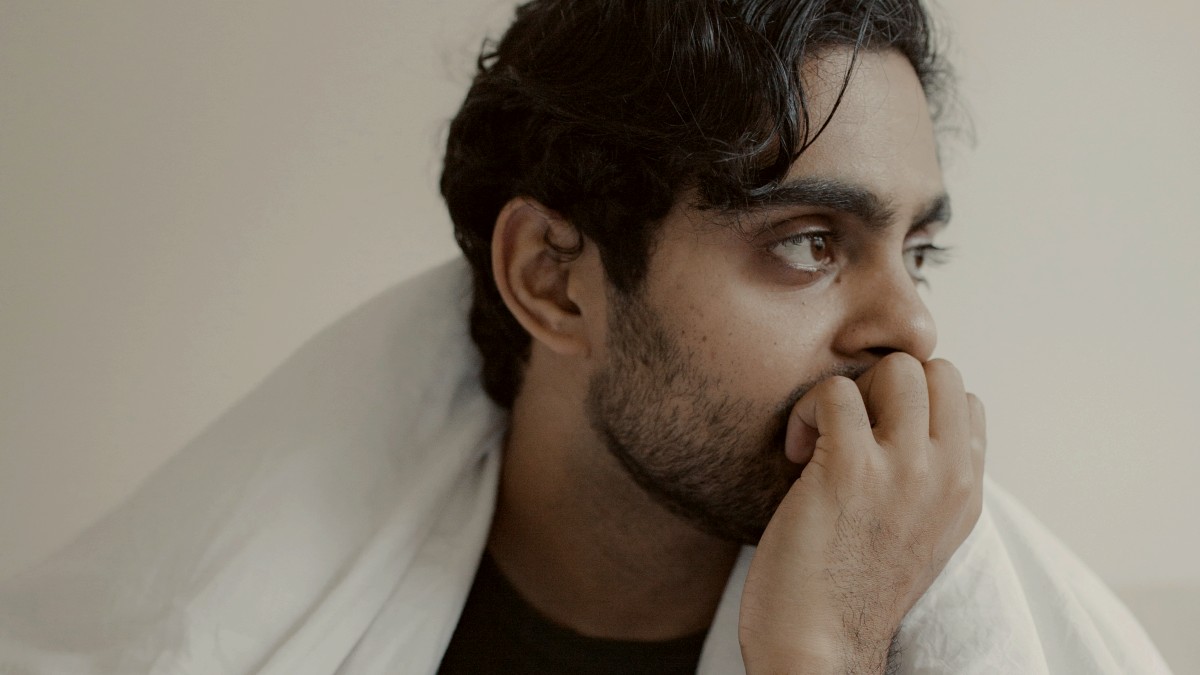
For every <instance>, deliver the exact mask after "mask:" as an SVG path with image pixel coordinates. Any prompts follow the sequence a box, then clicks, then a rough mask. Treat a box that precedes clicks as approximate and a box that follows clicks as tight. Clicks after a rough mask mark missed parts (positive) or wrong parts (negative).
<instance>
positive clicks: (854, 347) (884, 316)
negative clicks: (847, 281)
mask: <svg viewBox="0 0 1200 675" xmlns="http://www.w3.org/2000/svg"><path fill="white" fill-rule="evenodd" d="M847 290H848V292H849V293H850V296H851V297H850V298H849V303H848V308H847V313H846V315H845V320H844V322H843V324H842V327H841V330H840V331H839V333H838V337H837V339H836V341H835V343H834V346H835V349H837V351H838V352H840V353H842V354H844V355H846V356H848V357H853V358H856V359H863V358H864V356H867V357H870V358H869V360H870V361H871V362H874V361H876V360H878V359H879V358H882V357H883V356H886V355H887V354H890V353H892V352H904V353H906V354H909V355H910V356H912V357H914V358H916V359H917V360H918V361H922V362H924V361H928V360H929V359H930V357H931V356H932V355H933V349H934V347H936V346H937V327H936V326H935V325H934V322H933V315H932V314H930V313H929V308H928V307H926V306H925V301H924V300H922V299H921V296H920V294H919V293H918V292H917V285H916V284H915V283H914V282H913V280H912V277H910V276H909V274H908V272H907V270H905V269H904V267H903V266H900V267H899V269H895V268H887V269H880V270H878V271H877V272H876V273H875V274H872V275H869V276H868V277H866V278H860V279H859V280H858V283H857V284H856V285H855V286H854V287H853V288H849V289H847Z"/></svg>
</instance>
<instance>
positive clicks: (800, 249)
mask: <svg viewBox="0 0 1200 675" xmlns="http://www.w3.org/2000/svg"><path fill="white" fill-rule="evenodd" d="M830 243H831V238H830V236H829V235H828V233H825V232H805V233H803V234H796V235H792V236H790V237H788V238H787V239H784V240H783V241H781V242H779V243H778V244H775V246H773V247H771V252H772V253H774V254H775V255H777V256H779V257H780V258H782V259H783V261H784V262H786V263H787V264H789V265H791V266H792V267H797V268H800V269H806V270H819V269H821V268H822V267H825V266H826V265H828V264H829V263H830V262H831V261H832V259H833V252H832V251H831V250H830V248H831V247H830Z"/></svg>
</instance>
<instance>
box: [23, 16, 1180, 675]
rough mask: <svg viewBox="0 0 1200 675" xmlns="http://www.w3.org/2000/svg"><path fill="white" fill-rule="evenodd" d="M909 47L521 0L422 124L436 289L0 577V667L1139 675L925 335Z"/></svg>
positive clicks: (901, 27) (1107, 606) (330, 350)
mask: <svg viewBox="0 0 1200 675" xmlns="http://www.w3.org/2000/svg"><path fill="white" fill-rule="evenodd" d="M931 44H932V39H931V37H930V35H929V32H928V26H927V19H926V17H925V14H924V12H923V10H922V9H921V7H920V6H919V4H917V3H916V2H901V1H899V0H887V1H876V2H845V3H840V2H784V1H777V2H700V1H695V2H693V1H691V0H670V1H668V0H650V1H643V2H615V1H608V0H575V1H571V2H567V1H565V0H564V1H535V2H532V3H529V4H526V5H524V6H522V8H521V9H520V10H518V15H517V20H516V22H515V23H514V24H513V26H512V27H511V28H510V29H509V31H508V32H507V33H506V35H505V37H504V38H503V39H502V40H501V41H500V43H499V44H498V46H497V47H496V48H495V51H494V53H492V54H489V55H486V56H485V57H484V58H483V59H482V60H481V71H480V74H479V76H478V77H477V78H476V81H475V84H474V85H473V87H472V90H471V92H470V93H469V94H468V97H467V100H466V102H465V103H464V106H463V109H462V111H461V112H460V113H459V115H458V117H457V118H456V120H455V122H454V125H453V127H452V129H451V134H450V141H449V145H448V151H447V157H446V169H445V174H444V176H443V184H442V185H443V193H444V194H445V196H446V199H447V203H448V204H449V207H450V211H451V214H452V216H453V218H454V220H455V225H456V230H457V234H458V237H459V241H460V243H461V245H462V247H463V250H464V252H465V254H466V258H467V260H468V261H469V262H470V265H471V270H470V279H468V272H467V270H466V269H464V267H463V266H462V265H461V264H451V265H448V266H443V267H442V268H439V269H437V270H434V271H433V272H431V273H429V274H426V275H423V276H422V277H420V278H418V279H415V280H413V281H411V282H409V283H406V284H404V285H402V286H401V287H399V288H397V289H395V290H393V291H391V292H389V293H387V294H385V295H384V296H381V297H380V298H378V299H376V300H374V301H372V302H371V303H369V304H368V305H366V306H364V307H363V308H360V309H359V310H356V311H355V312H354V313H353V314H352V315H350V316H349V317H347V318H346V319H345V320H343V321H341V322H339V324H337V325H336V326H334V327H332V328H331V329H329V330H327V331H325V332H324V333H322V334H321V335H319V336H317V338H315V339H314V340H313V341H312V342H311V343H310V344H308V345H306V346H305V348H304V349H303V350H301V352H300V353H298V354H297V355H295V356H294V357H293V358H292V359H290V360H289V361H288V363H286V364H285V365H284V366H283V367H281V369H280V370H279V371H278V372H276V373H275V374H273V375H272V376H271V378H269V379H268V380H267V381H266V382H264V383H263V384H262V386H260V387H259V388H258V389H257V390H255V391H254V392H252V393H251V394H250V395H249V396H247V398H246V399H245V400H244V401H242V402H240V403H239V404H238V405H237V406H236V407H235V408H234V409H233V410H231V411H230V412H229V413H228V414H227V415H225V416H224V417H223V418H222V419H221V420H219V421H218V422H217V423H215V424H214V425H213V426H212V427H211V428H210V429H208V430H207V431H206V432H205V433H204V434H202V435H201V436H200V437H199V438H197V439H196V440H195V441H194V442H193V443H192V444H190V445H189V446H188V447H187V448H185V449H184V450H183V451H182V452H181V453H180V454H179V456H178V457H176V458H175V459H174V460H173V461H172V463H171V464H170V465H169V466H167V467H166V468H165V469H164V470H162V471H161V472H160V473H159V474H157V475H156V476H155V477H154V478H152V479H151V480H150V481H149V482H148V483H147V484H146V485H145V486H144V487H143V488H142V489H141V490H140V491H139V493H138V494H137V495H135V496H134V497H133V498H132V499H131V500H130V501H129V502H128V503H126V504H125V505H124V506H122V507H121V508H120V509H119V510H118V511H117V512H115V513H114V514H112V515H110V516H109V517H108V518H106V519H105V520H104V521H103V522H102V523H100V524H99V525H98V526H96V527H95V528H93V529H92V530H91V531H89V532H88V533H87V534H85V535H84V536H83V537H81V538H80V539H79V540H78V541H77V542H75V543H73V544H72V545H71V546H69V547H68V548H66V549H64V550H63V551H62V552H60V553H59V554H57V555H55V556H54V557H52V558H51V559H50V560H48V561H46V562H45V563H44V564H42V565H39V566H38V567H36V568H35V569H34V570H31V571H30V572H29V573H26V574H24V575H21V576H18V577H16V578H14V579H13V580H10V581H9V582H6V584H5V585H4V586H3V587H0V672H20V673H135V672H153V673H182V672H190V673H250V672H256V673H279V674H284V673H286V674H287V675H295V674H297V673H299V674H314V675H317V674H326V673H334V672H337V673H397V672H399V673H432V672H438V671H440V672H445V673H455V672H505V673H513V672H656V673H658V672H693V671H699V672H703V673H729V672H739V671H742V670H744V671H745V672H749V673H759V672H766V673H774V672H831V673H845V672H854V673H869V672H883V671H884V669H885V668H887V667H889V666H890V667H892V668H893V669H894V670H897V671H898V672H942V673H959V672H1003V673H1026V672H1031V673H1050V672H1054V673H1060V672H1111V673H1124V672H1165V671H1166V668H1165V666H1164V665H1163V664H1162V661H1161V659H1160V658H1159V657H1158V655H1157V654H1156V652H1155V651H1154V649H1153V646H1152V645H1150V643H1149V641H1148V640H1147V639H1146V637H1145V635H1144V633H1142V632H1141V630H1140V628H1139V627H1138V626H1137V624H1136V622H1134V621H1133V620H1132V619H1131V618H1130V617H1129V615H1128V613H1127V612H1126V611H1125V610H1124V609H1123V608H1122V607H1120V605H1119V604H1117V603H1116V602H1115V600H1113V599H1112V597H1111V595H1110V594H1108V592H1107V591H1106V590H1105V589H1104V588H1103V587H1102V586H1101V585H1100V584H1099V583H1098V582H1097V581H1096V580H1095V579H1094V577H1093V576H1091V575H1090V573H1088V572H1087V571H1086V569H1084V568H1083V567H1082V566H1081V565H1080V564H1079V563H1078V562H1077V561H1075V560H1074V559H1073V558H1071V557H1070V555H1069V554H1068V553H1066V552H1065V551H1063V550H1062V548H1061V546H1060V545H1059V544H1058V543H1057V542H1056V541H1055V540H1053V538H1051V537H1050V536H1049V535H1047V534H1045V533H1044V531H1042V530H1041V529H1040V528H1039V527H1038V525H1037V524H1036V523H1035V522H1033V521H1032V520H1031V519H1030V518H1029V516H1028V515H1027V514H1025V513H1024V512H1023V511H1022V510H1021V509H1020V508H1019V507H1018V506H1016V505H1015V504H1013V503H1012V502H1011V500H1010V499H1008V498H1007V497H1006V496H1005V495H1004V494H1003V493H1002V492H999V491H998V490H996V489H995V488H993V487H992V486H990V485H989V486H987V489H986V490H985V489H984V485H985V481H984V479H983V477H982V471H983V452H984V438H985V436H984V428H983V425H984V422H983V411H982V407H981V406H980V404H979V402H978V401H977V400H976V399H974V397H972V396H970V395H969V394H967V393H966V392H965V390H964V388H963V384H962V380H961V378H960V376H959V374H958V372H957V371H956V370H955V369H954V367H953V366H951V365H950V364H948V363H946V362H944V361H940V360H937V359H934V358H933V357H932V354H933V350H934V342H935V336H934V329H933V323H932V319H931V317H930V316H929V315H928V312H927V311H926V310H925V308H924V305H923V304H922V302H921V300H920V298H919V296H918V295H917V292H916V287H917V286H918V285H919V284H920V282H921V281H922V277H923V270H924V267H925V265H926V264H927V263H928V262H932V261H935V260H936V259H937V257H938V249H937V247H936V245H935V243H934V239H935V237H936V235H937V233H938V231H939V230H940V229H941V228H942V227H944V226H945V225H946V222H947V220H948V217H949V209H948V200H947V197H946V195H945V194H944V189H943V186H942V181H941V171H940V168H939V164H938V157H937V148H936V142H935V135H934V120H933V116H931V114H930V109H931V106H932V107H933V109H934V110H936V109H937V107H938V105H937V100H938V99H937V97H938V95H939V94H940V92H941V91H942V90H941V88H940V86H941V84H942V83H943V79H944V78H943V76H942V73H943V71H942V70H941V68H940V66H939V64H938V62H937V59H936V58H935V55H934V53H933V52H932V50H931V48H930V45H931ZM472 280H473V281H472ZM468 288H471V289H472V292H471V293H470V294H468V293H467V290H468ZM468 295H469V296H470V297H469V302H470V303H471V307H470V319H469V321H470V324H469V325H470V334H471V337H472V338H474V345H472V344H471V343H469V342H468V339H467V323H466V318H465V316H464V315H465V311H464V312H462V313H459V312H457V311H455V310H456V309H465V308H463V307H462V305H461V304H460V303H461V302H462V301H464V300H468ZM476 349H478V353H479V354H482V361H479V360H478V358H479V357H478V355H477V353H476ZM485 391H486V395H485V393H484V392H485ZM985 502H986V507H984V506H982V505H983V504H984V503H985ZM747 544H749V545H756V547H755V548H751V547H749V546H745V545H747Z"/></svg>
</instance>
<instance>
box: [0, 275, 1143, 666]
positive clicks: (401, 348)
mask: <svg viewBox="0 0 1200 675" xmlns="http://www.w3.org/2000/svg"><path fill="white" fill-rule="evenodd" d="M469 288H470V284H469V281H468V274H467V270H466V266H465V264H464V263H463V262H462V261H453V262H451V263H448V264H446V265H443V266H441V267H439V268H437V269H435V270H432V271H430V272H428V273H425V274H423V275H421V276H420V277H417V278H415V279H413V280H411V281H409V282H406V283H404V284H400V285H398V286H396V287H395V288H393V289H391V290H389V291H387V292H386V293H383V294H381V295H380V296H378V297H376V298H374V299H373V300H371V301H369V302H368V303H366V304H365V305H363V306H362V307H360V308H358V309H357V310H355V311H354V312H352V313H350V314H349V315H347V316H346V317H344V318H343V319H341V320H339V321H338V322H337V323H335V324H334V325H332V326H331V327H329V328H327V329H326V330H324V331H322V332H321V333H320V334H318V335H317V336H316V337H315V338H313V339H312V340H310V341H309V342H308V343H307V344H306V345H304V346H303V347H302V348H301V349H300V350H299V351H298V352H297V353H296V354H295V355H293V356H292V357H291V358H289V359H288V360H287V361H286V362H285V363H284V364H283V365H282V366H281V367H280V368H279V369H278V370H276V371H275V372H274V373H272V374H271V375H270V376H269V377H268V378H267V379H266V380H265V381H264V382H263V383H262V384H261V385H259V386H258V387H257V388H256V389H255V390H254V391H252V392H251V393H250V394H249V395H247V396H246V397H245V398H243V399H242V400H241V401H239V402H238V403H237V404H236V405H234V406H233V407H232V408H231V409H230V410H229V411H227V412H226V413H225V414H224V415H222V416H221V417H220V418H219V419H218V420H217V421H216V422H215V423H214V424H212V425H211V427H209V428H208V429H207V430H206V431H205V432H204V433H202V434H201V435H200V436H199V437H198V438H196V439H195V440H194V441H192V442H191V443H190V444H188V445H187V446H186V447H185V448H183V449H182V450H181V451H180V452H179V453H178V454H177V456H175V457H174V458H173V459H172V460H171V461H170V462H168V464H167V465H165V466H164V468H162V469H161V470H160V471H158V472H157V473H155V474H154V476H153V477H152V478H151V479H149V480H148V481H147V482H146V483H145V484H144V485H143V486H142V487H141V488H140V489H139V490H138V491H137V492H136V493H135V494H134V496H133V497H131V498H130V499H129V500H127V501H126V502H125V503H124V504H123V505H122V506H120V507H119V508H118V509H116V510H115V511H114V512H113V513H112V514H110V515H109V516H107V517H106V518H105V519H103V520H102V521H100V523H99V524H98V525H96V526H94V527H92V528H91V529H89V530H88V531H87V532H85V533H84V534H83V535H82V536H80V537H79V538H78V539H77V540H75V541H74V542H73V543H71V544H70V545H68V546H67V547H65V548H64V549H62V550H61V551H59V552H58V553H56V554H55V555H53V556H51V557H50V558H49V559H48V560H46V561H45V562H43V563H41V564H39V565H35V566H34V567H33V568H32V569H30V570H29V571H28V572H26V573H24V574H20V575H17V576H16V577H13V578H10V579H8V580H6V581H4V582H3V583H0V673H3V674H4V675H27V674H33V673H37V674H42V673H45V674H52V675H68V674H74V673H88V674H92V673H112V674H120V675H130V674H135V673H156V674H159V673H162V674H165V673H172V674H176V673H186V674H188V675H216V674H220V675H236V674H240V673H264V674H269V675H330V674H331V673H339V674H347V675H349V674H353V675H359V674H370V675H375V674H383V673H387V674H393V673H414V674H418V675H420V674H425V673H434V672H435V671H436V670H437V666H438V663H439V661H440V659H441V655H442V652H443V651H444V649H445V647H446V645H447V643H448V642H449V639H450V636H451V633H452V632H453V630H454V627H455V625H456V623H457V620H458V615H459V612H460V611H461V609H462V605H463V603H464V601H465V599H466V595H467V591H468V590H469V588H470V585H471V581H472V579H473V576H474V573H475V569H476V565H477V564H478V561H479V557H480V554H481V552H482V550H483V545H484V541H485V537H486V534H487V530H488V527H489V522H490V519H491V514H492V508H493V502H494V498H495V491H496V479H497V474H498V468H499V445H500V440H501V435H502V433H503V429H504V425H505V419H504V416H503V414H502V413H501V412H499V411H498V410H497V409H496V408H495V407H494V406H493V405H492V404H491V403H490V402H489V400H488V399H487V397H486V396H485V395H484V393H483V392H482V390H481V389H480V387H479V384H478V381H477V368H478V356H477V355H476V353H475V350H474V348H473V346H472V345H471V343H470V340H469V339H468V337H467V333H466V321H465V316H466V308H467V305H468V302H469ZM752 555H753V549H749V548H748V549H746V550H745V551H744V554H743V556H742V558H741V560H740V561H739V564H738V566H737V568H736V569H735V570H734V573H733V575H732V577H731V578H730V581H729V584H728V587H727V589H726V592H725V596H724V598H723V600H722V602H721V606H720V608H719V610H718V613H717V618H716V620H715V622H714V625H713V628H712V630H711V631H710V632H709V637H708V640H707V642H706V643H705V647H704V652H703V656H702V660H701V665H700V672H701V673H705V674H713V675H715V674H722V675H724V674H729V673H742V672H743V670H742V666H741V658H740V652H739V649H738V642H737V613H738V601H739V596H740V592H741V587H742V582H743V579H744V576H745V572H746V567H747V564H748V562H749V559H750V557H751V556H752ZM900 637H901V645H902V648H903V667H902V672H904V673H954V674H956V675H958V674H962V673H1005V674H1013V673H1055V674H1059V673H1113V674H1117V673H1120V674H1122V675H1125V674H1129V673H1165V672H1167V667H1166V666H1165V664H1164V663H1163V661H1162V659H1161V657H1160V656H1159V655H1158V653H1157V652H1156V651H1155V649H1154V647H1153V645H1151V643H1150V641H1149V640H1148V639H1147V637H1146V635H1145V633H1144V632H1143V631H1142V629H1141V627H1139V626H1138V624H1137V622H1136V621H1135V620H1134V619H1133V618H1132V617H1131V615H1130V614H1129V613H1128V611H1127V610H1126V609H1125V608H1124V607H1122V606H1121V605H1120V603H1119V602H1118V601H1117V600H1116V599H1115V598H1114V597H1113V596H1112V594H1111V593H1110V592H1109V591H1108V590H1107V589H1106V588H1105V587H1104V586H1103V584H1102V583H1101V582H1100V581H1099V580H1098V579H1097V578H1096V577H1095V576H1094V575H1093V574H1092V573H1091V572H1090V571H1088V570H1087V569H1086V568H1085V567H1084V566H1083V565H1082V564H1081V563H1080V562H1079V561H1078V560H1077V559H1076V558H1075V557H1074V556H1072V555H1071V554H1070V553H1069V552H1068V551H1067V550H1066V549H1065V548H1064V547H1063V546H1062V545H1061V544H1060V543H1059V542H1058V541H1057V540H1056V539H1055V538H1054V537H1053V536H1052V535H1050V534H1049V533H1048V532H1046V531H1045V530H1044V529H1043V528H1042V527H1041V526H1040V525H1039V524H1038V523H1037V522H1036V521H1035V520H1034V519H1033V518H1032V517H1031V516H1030V515H1029V514H1028V513H1027V512H1026V511H1025V510H1024V509H1022V508H1021V507H1020V506H1019V505H1018V504H1016V503H1015V502H1014V501H1013V500H1012V499H1011V498H1010V497H1008V496H1007V495H1006V494H1005V493H1003V492H1002V491H1001V490H1000V489H999V488H997V487H996V486H995V485H994V484H992V483H990V482H989V483H987V486H986V506H985V509H984V513H983V515H982V517H981V518H980V520H979V523H978V525H977V526H976V528H975V530H974V532H973V533H972V534H971V536H970V537H969V538H968V539H967V541H966V542H965V544H964V545H963V546H962V547H961V548H960V550H959V551H958V553H957V554H956V555H955V556H954V558H953V559H952V560H951V561H950V563H949V565H948V566H947V568H946V570H945V571H944V572H943V574H942V575H941V576H940V577H939V579H938V580H937V581H936V582H935V584H934V585H933V587H931V588H930V590H929V591H928V593H926V595H925V596H924V597H923V598H922V599H921V601H920V602H919V603H918V604H917V606H916V607H915V608H914V609H913V611H912V612H910V614H909V616H908V617H907V619H906V620H905V623H904V625H903V628H902V629H901V634H900Z"/></svg>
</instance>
